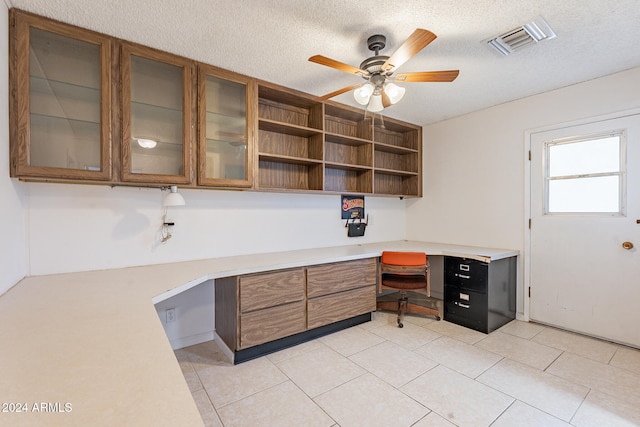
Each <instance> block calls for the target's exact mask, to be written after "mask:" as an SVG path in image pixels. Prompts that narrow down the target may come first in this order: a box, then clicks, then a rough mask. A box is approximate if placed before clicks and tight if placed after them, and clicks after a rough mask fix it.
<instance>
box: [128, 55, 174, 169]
mask: <svg viewBox="0 0 640 427" xmlns="http://www.w3.org/2000/svg"><path fill="white" fill-rule="evenodd" d="M182 72H183V71H182V68H181V67H178V66H176V65H171V64H165V63H163V62H158V61H154V60H151V59H147V58H142V57H139V56H135V55H132V56H131V136H132V138H131V172H133V173H147V174H166V175H181V174H182V173H183V171H184V168H183V166H184V165H183V150H184V147H183V127H182V121H183V111H182V102H183V93H182V92H183V91H182V87H183V83H182ZM141 140H142V141H144V140H151V141H154V142H155V144H154V145H152V146H151V147H145V146H144V144H143V143H141Z"/></svg>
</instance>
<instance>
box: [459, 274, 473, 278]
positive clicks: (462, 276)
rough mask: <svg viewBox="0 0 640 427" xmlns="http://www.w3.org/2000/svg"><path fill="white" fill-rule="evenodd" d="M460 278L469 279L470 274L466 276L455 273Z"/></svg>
mask: <svg viewBox="0 0 640 427" xmlns="http://www.w3.org/2000/svg"><path fill="white" fill-rule="evenodd" d="M456 276H458V277H459V278H461V279H471V276H467V275H466V274H456Z"/></svg>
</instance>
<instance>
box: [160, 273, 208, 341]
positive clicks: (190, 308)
mask: <svg viewBox="0 0 640 427" xmlns="http://www.w3.org/2000/svg"><path fill="white" fill-rule="evenodd" d="M155 307H156V312H157V313H158V318H159V319H160V322H161V323H162V326H163V327H164V331H165V333H166V334H167V338H169V342H170V343H171V348H173V349H174V350H175V349H178V348H183V347H187V346H190V345H195V344H200V343H201V342H205V341H211V340H212V339H213V332H214V329H215V327H214V314H213V313H214V311H213V310H214V309H213V307H214V292H213V280H207V281H206V282H204V283H201V284H200V285H198V286H194V287H193V288H191V289H189V290H186V291H184V292H181V293H179V294H178V295H176V296H174V297H171V298H169V299H166V300H164V301H161V302H159V303H157V304H156V306H155ZM168 309H173V312H174V321H172V322H167V310H168Z"/></svg>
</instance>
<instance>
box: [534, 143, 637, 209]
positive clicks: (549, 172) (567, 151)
mask: <svg viewBox="0 0 640 427" xmlns="http://www.w3.org/2000/svg"><path fill="white" fill-rule="evenodd" d="M624 136H625V134H624V131H618V132H613V133H607V134H600V135H595V136H594V135H591V136H582V137H573V138H567V139H562V140H553V141H547V142H545V144H544V149H545V160H546V162H545V212H544V213H545V214H568V213H570V214H608V215H624V213H625V212H624V190H625V138H624Z"/></svg>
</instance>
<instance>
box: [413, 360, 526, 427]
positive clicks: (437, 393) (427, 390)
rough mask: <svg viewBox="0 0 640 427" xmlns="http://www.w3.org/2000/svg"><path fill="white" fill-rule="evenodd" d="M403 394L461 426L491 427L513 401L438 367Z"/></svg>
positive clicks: (440, 366) (422, 376)
mask: <svg viewBox="0 0 640 427" xmlns="http://www.w3.org/2000/svg"><path fill="white" fill-rule="evenodd" d="M401 391H403V392H405V393H406V394H408V395H409V396H411V397H413V398H414V399H416V400H417V401H418V402H420V403H422V404H423V405H425V406H426V407H427V408H429V409H431V410H432V411H434V412H436V413H437V414H439V415H440V416H442V417H444V418H446V419H447V420H449V421H450V422H452V423H454V424H456V425H458V426H460V427H465V426H488V425H490V424H491V422H493V421H494V420H495V419H496V418H498V416H499V415H500V414H501V413H502V412H504V410H505V409H507V407H509V405H511V403H512V402H513V401H514V399H513V398H512V397H510V396H507V395H506V394H503V393H501V392H499V391H497V390H494V389H492V388H490V387H487V386H485V385H484V384H481V383H479V382H477V381H474V380H472V379H470V378H468V377H466V376H464V375H462V374H459V373H457V372H455V371H453V370H451V369H449V368H446V367H444V366H442V365H439V366H437V367H435V368H433V369H431V370H430V371H428V372H427V373H425V374H423V375H421V376H420V377H418V378H416V379H415V380H413V381H411V382H410V383H409V384H407V385H405V386H403V387H402V388H401Z"/></svg>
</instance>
